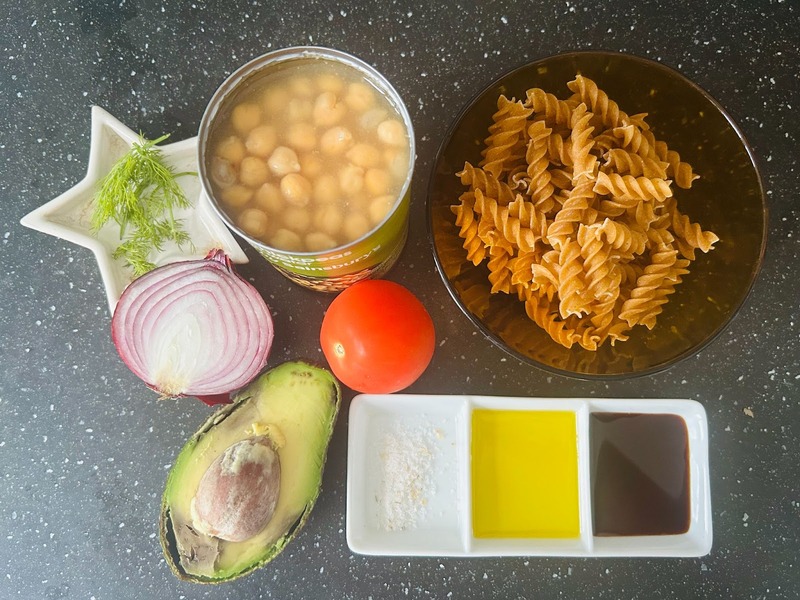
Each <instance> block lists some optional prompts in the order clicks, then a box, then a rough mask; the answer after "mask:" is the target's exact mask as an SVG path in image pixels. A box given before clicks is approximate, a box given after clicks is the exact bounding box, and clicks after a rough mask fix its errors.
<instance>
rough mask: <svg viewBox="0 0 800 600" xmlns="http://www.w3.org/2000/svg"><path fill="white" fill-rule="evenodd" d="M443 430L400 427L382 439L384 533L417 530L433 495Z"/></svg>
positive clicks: (381, 514)
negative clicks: (439, 440)
mask: <svg viewBox="0 0 800 600" xmlns="http://www.w3.org/2000/svg"><path fill="white" fill-rule="evenodd" d="M441 437H442V433H441V431H439V430H437V429H434V428H433V427H431V426H430V425H420V426H415V427H407V426H402V425H397V426H393V427H391V429H390V430H389V431H386V432H384V434H383V436H382V438H381V446H380V450H379V452H380V459H381V481H380V484H379V487H378V494H377V498H376V499H377V501H378V523H379V526H380V527H381V528H382V529H383V530H384V531H404V530H408V529H414V528H416V527H417V524H418V523H419V521H420V520H421V519H422V518H423V517H424V516H425V514H426V512H427V510H428V499H429V496H430V495H431V494H432V493H433V491H434V489H433V481H432V479H433V478H432V473H433V468H434V462H435V460H436V457H437V454H438V450H437V446H436V443H437V440H438V439H441Z"/></svg>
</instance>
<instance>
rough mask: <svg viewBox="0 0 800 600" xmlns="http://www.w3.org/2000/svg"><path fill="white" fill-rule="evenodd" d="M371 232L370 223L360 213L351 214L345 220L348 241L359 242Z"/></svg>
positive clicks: (345, 233)
mask: <svg viewBox="0 0 800 600" xmlns="http://www.w3.org/2000/svg"><path fill="white" fill-rule="evenodd" d="M368 231H369V221H368V220H367V217H365V216H364V215H363V214H361V213H360V212H356V213H350V214H348V215H347V216H346V217H345V219H344V235H345V237H346V238H347V240H348V241H351V242H352V241H353V240H357V239H358V238H360V237H361V236H363V235H364V234H366V233H367V232H368Z"/></svg>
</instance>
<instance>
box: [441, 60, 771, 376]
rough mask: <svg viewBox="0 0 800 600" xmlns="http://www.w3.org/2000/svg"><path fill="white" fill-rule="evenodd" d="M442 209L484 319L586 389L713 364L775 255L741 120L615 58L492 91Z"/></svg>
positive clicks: (480, 322) (537, 361) (452, 253)
mask: <svg viewBox="0 0 800 600" xmlns="http://www.w3.org/2000/svg"><path fill="white" fill-rule="evenodd" d="M427 209H428V225H429V233H430V238H431V242H432V245H433V251H434V258H435V261H436V265H437V268H438V270H439V272H440V274H441V276H442V279H443V280H444V282H445V285H446V286H447V288H448V291H449V292H450V294H451V296H452V297H453V299H454V300H455V301H456V303H457V304H458V305H459V307H460V308H461V309H462V310H463V312H464V313H465V314H466V316H467V317H468V318H469V319H470V320H471V321H472V322H473V323H474V324H475V325H476V326H477V327H478V328H479V329H480V330H481V331H482V332H483V334H484V335H485V336H486V337H487V338H488V339H489V340H491V341H492V342H493V343H495V344H497V345H498V346H500V347H501V348H503V349H504V350H506V351H508V352H509V353H511V354H513V355H515V356H517V357H518V358H519V359H521V360H523V361H524V362H527V363H530V364H533V365H535V366H540V367H543V368H545V369H547V370H550V371H554V372H557V373H561V374H567V375H572V376H578V377H584V378H595V377H597V378H622V377H628V376H632V375H643V374H648V373H654V372H657V371H660V370H662V369H665V368H668V367H670V366H672V365H674V364H675V363H676V362H678V361H680V360H681V359H683V358H686V357H687V356H691V355H693V354H695V353H696V352H698V351H699V350H700V349H701V348H703V347H704V346H705V345H706V344H707V343H708V342H710V341H711V340H712V339H714V337H716V336H717V335H718V334H719V333H720V332H721V331H722V330H723V329H724V327H725V326H726V325H727V324H728V323H729V322H730V320H731V319H732V318H733V316H734V315H735V314H736V312H737V311H738V310H739V308H740V307H741V305H742V303H743V302H744V300H745V298H746V297H747V295H748V293H749V292H750V289H751V288H752V285H753V282H754V280H755V278H756V276H757V274H758V271H759V269H760V266H761V262H762V259H763V255H764V248H765V244H766V224H767V208H766V203H765V196H764V192H763V187H762V183H761V178H760V176H759V173H758V169H757V167H756V163H755V160H754V157H753V155H752V152H751V150H750V148H749V146H748V144H747V142H746V141H745V139H744V137H743V136H742V134H741V132H740V130H739V129H738V127H737V126H736V124H735V123H734V121H733V119H732V118H731V117H730V116H729V115H728V114H727V113H726V112H725V110H724V109H723V108H722V107H721V106H720V104H719V103H718V102H716V101H715V100H714V99H713V98H712V97H711V96H709V95H708V94H707V93H706V92H705V91H703V90H702V89H701V88H699V87H698V86H697V85H695V84H694V83H692V82H691V81H689V80H688V79H686V78H685V77H684V76H682V75H681V74H679V73H678V72H676V71H674V70H672V69H671V68H669V67H666V66H664V65H662V64H660V63H656V62H653V61H650V60H647V59H643V58H639V57H635V56H631V55H626V54H620V53H613V52H594V51H592V52H574V53H569V54H560V55H557V56H552V57H549V58H546V59H543V60H539V61H536V62H533V63H530V64H527V65H524V66H522V67H520V68H517V69H515V70H513V71H511V72H509V73H507V74H505V75H503V76H502V77H500V78H499V79H497V80H495V81H494V82H492V83H491V84H490V85H489V86H488V87H486V88H485V89H484V90H483V91H482V92H480V93H479V94H478V95H477V96H476V97H475V99H474V100H473V101H471V102H470V103H469V104H468V105H467V106H466V108H465V109H464V110H463V111H462V112H461V114H460V115H459V116H458V117H457V118H456V121H455V123H454V125H453V126H452V127H451V129H450V131H449V132H448V134H447V136H446V138H445V140H444V142H443V143H442V146H441V148H440V150H439V154H438V156H437V159H436V162H435V165H434V169H433V174H432V177H431V182H430V189H429V194H428V206H427Z"/></svg>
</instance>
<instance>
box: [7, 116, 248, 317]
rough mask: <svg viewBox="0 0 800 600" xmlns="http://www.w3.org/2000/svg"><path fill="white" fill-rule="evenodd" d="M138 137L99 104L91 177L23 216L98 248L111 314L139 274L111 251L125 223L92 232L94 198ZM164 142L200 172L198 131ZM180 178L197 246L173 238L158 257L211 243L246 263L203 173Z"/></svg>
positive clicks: (185, 219)
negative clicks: (218, 212)
mask: <svg viewBox="0 0 800 600" xmlns="http://www.w3.org/2000/svg"><path fill="white" fill-rule="evenodd" d="M138 140H139V136H138V135H137V134H136V133H134V132H133V131H132V130H130V129H129V128H128V127H125V125H123V124H122V123H120V122H119V121H118V120H117V119H115V118H114V117H113V116H111V115H110V114H109V113H108V112H106V111H105V110H103V109H102V108H100V107H98V106H93V107H92V139H91V148H90V150H89V166H88V168H87V171H86V177H84V178H83V180H81V181H80V183H78V184H77V185H75V186H74V187H73V188H71V189H70V190H68V191H66V192H64V193H63V194H61V195H60V196H58V197H57V198H54V199H53V200H51V201H50V202H48V203H47V204H45V205H43V206H40V207H39V208H37V209H36V210H34V211H33V212H31V213H29V214H27V215H25V216H24V217H23V218H22V221H21V223H22V224H23V225H24V226H26V227H30V228H31V229H35V230H37V231H41V232H42V233H47V234H49V235H53V236H56V237H59V238H62V239H65V240H67V241H69V242H72V243H73V244H79V245H81V246H84V247H86V248H88V249H89V250H91V251H92V252H93V253H94V256H95V258H96V259H97V265H98V266H99V267H100V274H101V276H102V278H103V285H105V288H106V298H107V300H108V307H109V310H110V311H111V314H113V313H114V308H115V307H116V305H117V301H118V300H119V297H120V295H121V294H122V292H123V290H124V289H125V287H127V285H128V284H129V283H130V282H131V281H132V280H133V273H132V271H131V269H130V268H128V267H126V266H124V264H123V262H122V261H120V260H115V259H114V258H112V256H111V255H112V253H113V252H114V249H115V248H116V247H117V246H118V245H119V244H120V237H119V226H118V225H117V224H116V223H114V222H110V223H108V224H106V226H105V227H103V228H102V229H101V230H100V231H99V232H98V233H97V234H96V235H95V234H94V233H92V231H91V225H90V220H91V214H92V199H93V197H94V194H95V192H96V190H97V184H98V182H99V181H100V180H101V179H102V178H103V177H105V175H106V174H107V173H108V172H109V171H110V170H111V167H112V166H113V165H114V163H116V162H117V161H118V160H119V159H120V158H122V156H123V155H124V154H125V153H126V152H127V151H128V150H129V149H130V148H131V145H132V144H133V143H134V142H136V141H138ZM159 148H160V149H161V152H162V156H163V157H164V162H165V163H166V164H167V165H169V166H171V167H172V168H173V169H174V170H175V172H176V173H183V172H187V171H189V172H193V173H196V172H197V138H196V137H194V138H190V139H188V140H183V141H181V142H176V143H174V144H167V145H165V146H159ZM177 181H178V183H179V184H180V186H181V187H182V188H183V191H184V192H185V193H186V197H187V198H188V199H189V201H190V202H191V207H190V208H188V209H180V210H176V211H175V218H176V219H180V221H181V223H182V225H183V229H184V230H185V231H186V232H187V233H188V234H189V238H190V239H191V241H192V245H193V248H192V247H190V246H189V245H186V244H184V246H183V248H179V247H178V246H177V245H175V244H172V243H170V244H167V245H165V247H164V249H163V251H161V252H160V253H158V254H155V255H152V256H151V260H152V262H154V263H155V264H156V265H164V264H167V263H170V262H175V261H177V260H190V259H197V258H203V257H204V256H206V254H208V252H209V251H210V250H211V249H213V248H222V249H223V250H224V251H225V253H226V254H227V255H228V256H229V257H230V259H231V260H232V261H233V262H235V263H246V262H247V261H248V259H247V256H246V255H245V253H244V252H243V251H242V249H241V247H240V246H239V245H238V244H237V243H236V241H235V240H234V238H233V236H232V235H231V233H230V231H228V229H227V228H226V227H225V224H224V223H223V222H222V220H221V219H220V218H219V217H218V216H217V215H216V213H215V212H214V209H213V208H211V204H210V201H209V199H208V197H207V196H206V195H205V193H203V191H202V189H201V188H202V186H201V185H200V181H199V180H198V178H197V176H196V175H185V176H181V177H179V178H178V180H177Z"/></svg>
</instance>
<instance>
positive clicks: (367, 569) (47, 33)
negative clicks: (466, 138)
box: [0, 0, 800, 600]
mask: <svg viewBox="0 0 800 600" xmlns="http://www.w3.org/2000/svg"><path fill="white" fill-rule="evenodd" d="M162 6H163V7H162ZM799 25H800V9H799V8H798V5H797V3H796V2H794V1H791V0H785V1H779V0H772V1H767V0H763V1H755V0H748V1H740V2H736V3H735V5H730V4H725V3H718V2H712V1H699V2H688V1H678V2H671V3H666V2H659V3H656V2H643V3H642V2H639V3H634V2H613V3H607V4H603V5H599V3H595V2H589V1H587V0H569V1H563V0H562V1H559V2H543V1H538V0H532V1H530V2H492V3H466V2H465V3H454V2H450V3H444V4H441V5H434V4H433V3H420V4H412V3H407V2H384V3H359V2H351V1H344V2H332V1H325V2H308V3H292V2H278V3H269V4H262V3H258V2H240V1H237V0H232V1H231V2H209V3H204V2H194V3H192V2H182V3H169V4H167V3H162V2H154V1H152V0H140V1H135V0H122V1H121V2H115V3H113V4H105V3H100V2H94V1H91V0H81V1H79V2H56V1H53V0H48V1H44V2H36V3H34V2H31V1H27V2H23V3H21V4H20V3H16V4H13V6H10V7H9V8H7V9H6V11H5V13H4V14H3V16H2V17H0V48H2V67H1V68H0V165H2V181H0V203H1V205H2V207H3V212H2V216H0V257H2V267H1V268H2V277H0V340H1V341H0V357H2V359H3V368H2V370H0V465H1V466H2V467H1V469H0V476H1V477H2V485H0V526H2V530H3V533H2V536H3V537H2V538H0V598H3V599H5V598H9V599H12V598H25V599H42V598H45V599H50V598H81V599H92V598H93V599H95V600H101V599H113V600H126V599H137V600H139V599H151V598H153V599H159V598H186V599H190V598H191V599H193V598H212V599H223V598H231V599H234V598H235V599H237V600H238V599H241V598H263V599H268V598H280V599H288V598H323V597H331V598H353V599H356V598H359V599H362V598H375V599H379V598H381V599H383V598H503V599H516V598H559V597H561V598H597V599H600V598H608V599H619V598H631V599H633V598H636V599H651V598H674V599H681V600H683V599H691V598H737V599H738V598H746V599H772V598H776V599H777V598H797V597H798V593H799V592H798V590H800V575H798V572H799V571H798V562H799V561H800V533H799V532H800V527H798V524H800V484H798V482H799V481H800V451H798V447H800V432H798V427H800V425H799V424H800V404H799V403H798V388H800V314H798V308H797V307H798V298H800V278H798V276H797V274H796V265H797V264H798V262H800V247H799V246H798V238H799V237H800V226H798V217H799V216H800V215H799V214H798V210H799V209H798V207H800V198H799V197H798V192H797V179H798V175H799V174H798V166H797V156H798V152H797V147H798V142H800V139H798V138H799V137H800V128H798V125H797V122H798V121H797V118H796V111H797V109H798V107H800V80H798V78H797V65H798V64H800V53H799V52H798V49H797V48H798V46H800V27H799ZM307 43H312V44H321V45H329V46H333V47H337V48H340V49H342V50H345V51H347V52H350V53H352V54H355V55H356V56H359V57H360V58H362V59H364V60H366V61H367V62H369V63H371V64H373V65H375V66H376V67H377V68H378V69H379V70H380V71H381V72H382V73H384V74H385V75H386V76H387V78H388V79H389V80H390V81H391V82H392V83H393V84H394V86H395V87H396V88H397V90H398V91H399V93H400V94H401V95H402V96H403V98H404V99H405V102H406V104H407V106H408V108H409V111H410V113H411V117H412V119H413V122H414V127H415V129H416V132H417V143H418V145H417V149H418V160H417V176H416V179H415V182H414V184H413V187H412V198H413V202H412V216H411V228H412V229H411V239H410V241H409V244H408V246H407V248H406V250H405V252H404V254H403V255H402V257H401V260H400V262H399V263H398V266H397V267H396V268H395V270H393V271H392V273H391V277H390V278H391V279H394V280H396V281H399V282H401V283H404V284H406V285H407V286H408V287H410V288H411V289H412V290H413V291H415V292H416V293H417V294H419V296H420V297H421V298H422V300H423V301H424V303H425V304H426V306H427V307H428V309H429V310H430V312H431V314H432V316H433V318H434V321H435V324H436V327H437V332H438V336H439V346H438V348H437V353H436V356H435V357H434V361H433V363H432V365H431V367H430V369H429V370H428V371H427V372H426V373H425V374H424V376H423V377H422V378H421V379H420V380H419V381H418V382H417V383H416V384H415V385H414V386H412V388H411V389H409V390H408V391H409V392H415V391H417V392H425V393H430V394H439V393H472V394H492V395H514V396H526V395H530V396H597V397H639V396H641V397H654V396H658V397H686V398H692V399H696V400H699V401H700V402H702V403H703V405H704V406H705V407H706V410H707V412H708V419H709V435H710V443H711V446H710V471H711V493H712V507H713V520H714V548H713V550H712V552H711V554H709V555H708V556H706V557H703V558H699V559H652V560H650V559H644V560H642V559H564V558H529V559H526V558H501V559H496V558H492V559H474V560H468V559H445V558H424V559H420V558H414V559H411V558H384V557H363V556H356V555H353V554H351V553H350V551H349V550H348V548H347V544H346V540H345V533H344V528H345V523H344V514H345V511H344V508H345V485H344V484H345V450H346V442H347V431H346V419H344V418H341V419H340V420H339V423H338V426H337V429H336V431H335V434H334V438H333V441H332V446H331V452H330V455H329V460H328V466H327V469H326V472H325V479H324V486H323V492H322V495H321V496H320V499H319V502H318V504H317V507H316V509H315V511H314V513H313V515H312V518H311V520H310V522H309V523H308V525H307V526H306V528H305V530H304V531H303V533H302V534H301V535H300V536H299V537H298V538H297V540H296V541H295V542H293V544H292V545H290V546H289V547H288V548H287V550H286V551H285V552H284V553H283V554H282V555H281V556H280V557H278V558H277V559H276V560H275V561H274V562H273V563H271V564H270V565H269V566H268V567H266V568H265V569H263V570H261V571H258V572H256V573H255V574H253V575H251V576H249V577H247V578H245V579H242V580H240V581H237V582H233V583H231V584H227V585H224V586H220V587H198V586H193V585H190V584H185V583H181V582H178V581H177V580H176V579H175V578H174V577H173V576H172V575H171V574H170V572H169V570H168V569H167V567H166V565H165V563H164V561H163V560H162V557H161V549H160V546H159V543H158V536H157V517H158V506H159V500H160V495H161V491H162V488H163V484H164V479H165V477H166V473H167V469H168V468H169V465H170V464H171V462H172V460H173V459H174V457H175V455H176V454H177V452H178V449H179V448H180V447H181V445H182V444H183V442H184V441H185V439H186V438H187V437H188V436H189V435H190V434H191V433H192V432H193V431H194V430H195V429H196V428H197V427H198V426H199V425H200V423H201V422H202V421H203V420H204V418H205V416H206V415H207V414H208V409H207V407H205V406H204V405H202V404H200V403H199V402H197V401H192V400H185V401H174V402H173V401H165V402H159V401H157V400H156V397H155V395H154V394H152V393H151V392H149V391H148V390H146V389H145V388H144V387H143V386H142V385H141V384H140V383H139V382H138V381H137V380H136V379H135V377H134V376H133V375H132V374H131V373H130V372H129V371H128V370H127V369H126V368H125V366H124V365H123V364H122V363H121V361H120V360H119V359H118V358H117V356H116V353H115V351H114V348H113V346H112V344H111V340H110V336H109V319H108V313H107V307H106V300H105V294H104V291H103V286H102V282H101V281H100V277H99V274H98V272H97V268H96V266H95V265H94V263H93V261H92V260H90V258H91V254H90V252H89V251H88V250H86V249H83V248H79V247H76V246H73V245H71V244H69V243H66V242H63V241H61V240H58V239H56V238H53V237H50V236H45V235H42V234H40V233H37V232H34V231H31V230H27V229H25V228H23V227H22V226H21V225H19V219H20V217H21V216H22V215H24V214H26V213H28V212H30V211H31V210H33V209H34V208H36V207H37V206H40V205H41V204H43V203H44V202H46V201H47V200H49V199H50V198H54V197H55V196H57V195H58V194H60V193H62V192H63V191H65V190H67V189H69V188H70V187H71V186H73V185H74V184H75V183H76V182H77V181H79V180H80V179H81V178H82V177H83V174H84V173H85V168H86V162H87V158H88V153H89V120H90V116H89V115H90V110H89V108H90V107H91V106H92V105H95V104H96V105H101V106H103V107H105V108H107V109H108V110H109V112H111V113H112V114H114V115H115V116H117V117H118V118H119V119H120V120H121V121H123V122H124V123H125V124H126V125H128V126H130V127H131V128H132V129H134V130H137V129H141V130H142V132H143V133H144V134H145V135H146V136H148V137H155V136H157V135H159V134H161V133H164V132H171V133H172V138H171V139H172V140H175V141H177V140H181V139H185V138H189V137H192V136H194V135H195V134H196V130H197V126H198V124H199V121H200V117H201V114H202V111H203V109H204V107H205V104H206V102H207V100H208V98H210V96H211V94H212V93H213V91H214V89H215V88H216V86H217V85H218V84H219V83H220V82H221V81H222V80H223V79H224V78H225V76H226V75H227V74H229V73H230V72H231V71H233V70H234V69H235V68H236V67H238V66H239V65H240V64H242V63H244V62H245V61H246V60H248V59H250V58H252V57H254V56H257V55H259V54H261V53H263V52H265V51H266V50H269V49H273V48H279V47H283V46H289V45H297V44H307ZM586 48H596V49H608V50H621V51H626V52H630V53H633V54H638V55H641V56H645V57H649V58H652V59H656V60H659V61H662V62H664V63H665V64H667V65H670V66H672V67H675V68H677V69H679V70H680V71H681V72H682V73H683V74H684V75H686V76H688V77H689V78H690V79H692V80H694V81H695V82H697V83H698V84H699V85H700V86H701V87H703V88H704V89H706V90H707V91H708V92H709V93H711V95H712V96H714V97H715V98H716V99H717V100H719V101H720V103H721V104H722V105H723V106H724V107H725V108H726V109H728V111H729V112H730V113H731V114H732V115H733V117H734V118H735V119H736V120H737V122H738V123H739V125H740V126H741V128H742V130H743V131H744V134H745V136H746V137H747V138H748V140H749V141H750V143H751V145H752V146H753V149H754V152H755V155H756V157H757V159H758V161H759V163H760V166H761V168H762V176H763V180H764V185H765V188H766V190H767V196H768V201H769V204H770V220H769V232H770V239H769V244H768V248H767V254H766V259H765V263H764V267H763V270H762V273H761V276H760V277H759V280H758V281H757V283H756V285H755V289H754V290H753V293H752V295H751V296H750V298H749V300H748V301H747V302H746V303H745V306H744V308H743V309H742V311H741V313H740V314H739V316H738V317H737V318H736V319H735V320H734V321H733V322H732V323H731V325H730V326H729V327H728V328H727V329H726V331H725V332H724V333H723V334H722V335H721V336H720V337H719V338H718V339H717V340H715V341H714V342H713V343H712V344H710V345H709V346H708V347H707V348H706V349H705V350H704V351H703V352H702V353H700V354H699V355H698V356H696V357H694V358H691V359H689V360H687V361H684V362H683V363H681V364H679V365H677V366H675V367H674V368H672V369H671V370H669V371H666V372H664V373H661V374H658V375H654V376H649V377H644V378H640V379H635V380H630V381H620V382H610V383H607V384H605V383H597V382H587V381H578V380H572V379H567V378H562V377H559V376H554V375H549V374H547V373H545V372H543V371H539V370H536V369H533V368H530V367H526V366H524V365H522V364H521V363H519V362H518V361H516V360H515V359H513V358H511V357H508V356H506V355H505V354H503V353H502V352H501V351H500V350H498V349H497V348H495V347H493V346H492V345H490V344H488V343H486V342H485V341H484V340H483V339H482V338H481V337H480V334H478V333H477V332H476V331H475V330H474V329H473V328H472V326H471V325H470V324H469V322H468V321H467V319H466V318H465V317H464V316H463V315H462V314H461V313H460V312H459V311H458V309H457V308H456V307H455V305H454V304H453V303H452V301H451V299H450V297H449V295H448V294H447V292H446V290H445V288H444V287H443V285H442V283H441V280H440V278H439V276H438V275H437V274H436V272H435V269H434V264H433V258H432V256H431V252H430V248H429V245H428V242H427V239H426V230H425V215H424V210H423V208H424V197H425V191H426V189H427V182H428V176H429V172H430V168H431V165H432V161H433V157H434V155H435V153H436V150H437V149H438V146H439V143H440V141H441V138H442V136H443V134H444V132H445V131H446V129H447V127H448V125H449V123H450V122H451V121H452V119H453V118H454V117H455V116H456V114H457V113H458V112H459V111H460V109H461V108H462V106H463V105H464V104H465V103H466V101H467V100H468V99H469V98H470V97H471V96H472V95H473V94H474V93H476V92H477V91H478V90H480V89H481V88H482V87H483V86H484V85H486V84H487V83H488V82H490V81H491V80H493V79H494V78H495V77H497V76H498V75H499V74H501V73H503V72H505V71H507V70H509V69H510V68H512V67H514V66H517V65H520V64H522V63H524V62H526V61H528V60H531V59H535V58H540V57H543V56H546V55H549V54H553V53H557V52H561V51H568V50H575V49H586ZM248 252H249V256H250V258H251V262H250V263H249V264H248V265H247V266H245V267H243V268H242V269H241V272H242V273H243V275H244V276H246V277H248V278H249V279H250V280H251V281H253V283H254V284H255V285H256V287H257V288H258V289H259V290H260V291H261V292H262V293H263V294H264V295H265V297H266V299H267V301H268V303H269V304H270V306H271V307H272V310H273V313H274V317H275V322H276V338H275V350H274V352H273V354H272V357H271V359H270V363H271V364H278V363H280V362H282V361H284V360H286V359H289V358H298V357H303V358H307V359H312V360H318V361H322V360H323V358H322V354H321V352H320V351H319V350H318V348H317V342H316V339H317V333H318V328H319V324H320V322H321V318H322V315H323V312H324V310H325V308H326V306H327V304H328V303H329V302H330V297H329V296H324V295H319V294H317V293H314V292H310V291H307V290H302V289H300V288H298V287H296V286H294V285H293V284H291V283H289V282H288V281H286V280H285V279H283V278H282V277H281V276H280V275H278V274H277V273H276V272H275V271H273V270H272V269H270V268H268V267H267V266H266V264H265V263H264V261H263V260H262V259H261V258H260V257H258V256H257V255H255V254H254V253H252V252H250V251H249V250H248ZM351 396H352V393H350V392H348V393H347V394H346V397H345V400H346V401H347V400H349V398H350V397H351ZM343 415H346V405H345V410H343Z"/></svg>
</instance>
